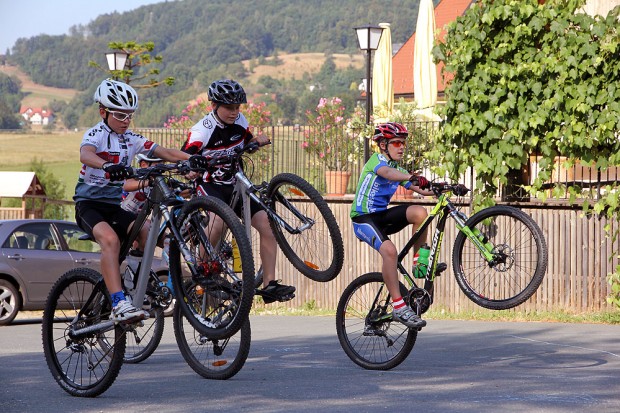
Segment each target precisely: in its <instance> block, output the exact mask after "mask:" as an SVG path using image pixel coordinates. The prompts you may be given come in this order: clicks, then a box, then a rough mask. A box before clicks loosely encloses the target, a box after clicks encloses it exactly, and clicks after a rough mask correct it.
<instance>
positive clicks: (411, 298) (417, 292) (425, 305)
mask: <svg viewBox="0 0 620 413" xmlns="http://www.w3.org/2000/svg"><path fill="white" fill-rule="evenodd" d="M407 302H408V303H409V306H410V307H411V309H412V310H413V311H415V312H416V314H417V315H422V314H424V313H425V312H426V311H427V310H428V309H429V307H430V306H431V303H432V302H433V298H432V297H431V295H430V294H429V293H428V291H426V290H425V289H424V288H419V287H413V288H412V289H411V290H409V293H408V294H407Z"/></svg>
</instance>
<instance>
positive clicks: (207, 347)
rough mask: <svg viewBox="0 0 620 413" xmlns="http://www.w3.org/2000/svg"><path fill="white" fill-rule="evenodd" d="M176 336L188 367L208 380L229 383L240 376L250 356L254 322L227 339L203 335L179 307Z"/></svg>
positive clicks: (176, 317) (246, 324)
mask: <svg viewBox="0 0 620 413" xmlns="http://www.w3.org/2000/svg"><path fill="white" fill-rule="evenodd" d="M172 316H173V323H174V336H175V338H176V340H177V345H178V346H179V350H180V351H181V354H182V355H183V358H184V359H185V361H186V362H187V364H188V365H189V366H190V367H191V368H192V370H194V371H195V372H196V373H198V374H200V375H201V376H202V377H204V378H206V379H212V380H226V379H229V378H231V377H233V376H234V375H235V374H237V373H238V372H239V371H240V370H241V368H242V367H243V365H244V364H245V361H246V360H247V358H248V354H249V353H250V341H251V339H252V333H251V330H250V320H246V322H245V323H244V324H243V325H242V326H241V330H239V331H238V332H236V333H235V334H233V335H232V336H231V337H228V338H225V339H219V340H218V339H213V338H209V337H207V336H205V335H204V334H200V333H199V332H198V331H196V329H194V327H192V325H191V324H190V323H189V322H188V321H187V318H185V317H184V316H183V312H182V311H180V310H179V309H178V308H175V309H174V312H173V315H172Z"/></svg>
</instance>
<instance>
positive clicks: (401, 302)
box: [392, 297, 405, 310]
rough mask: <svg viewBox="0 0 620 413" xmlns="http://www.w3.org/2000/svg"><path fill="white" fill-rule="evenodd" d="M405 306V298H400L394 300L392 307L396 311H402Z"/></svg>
mask: <svg viewBox="0 0 620 413" xmlns="http://www.w3.org/2000/svg"><path fill="white" fill-rule="evenodd" d="M404 306H405V301H404V300H403V297H398V298H395V299H393V300H392V307H394V310H400V309H401V308H403V307H404Z"/></svg>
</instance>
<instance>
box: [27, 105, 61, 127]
mask: <svg viewBox="0 0 620 413" xmlns="http://www.w3.org/2000/svg"><path fill="white" fill-rule="evenodd" d="M19 114H20V115H21V116H22V117H23V118H24V119H25V120H26V121H28V122H30V124H31V125H41V126H45V125H51V124H52V123H53V121H54V113H53V112H52V111H51V110H47V109H41V108H30V107H23V108H21V110H20V111H19Z"/></svg>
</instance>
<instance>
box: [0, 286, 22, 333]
mask: <svg viewBox="0 0 620 413" xmlns="http://www.w3.org/2000/svg"><path fill="white" fill-rule="evenodd" d="M21 306H22V297H21V295H19V291H17V288H15V286H14V285H13V284H11V283H10V282H9V281H7V280H0V326H5V325H8V324H11V321H13V319H14V318H15V316H16V315H17V312H18V311H19V309H20V307H21Z"/></svg>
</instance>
